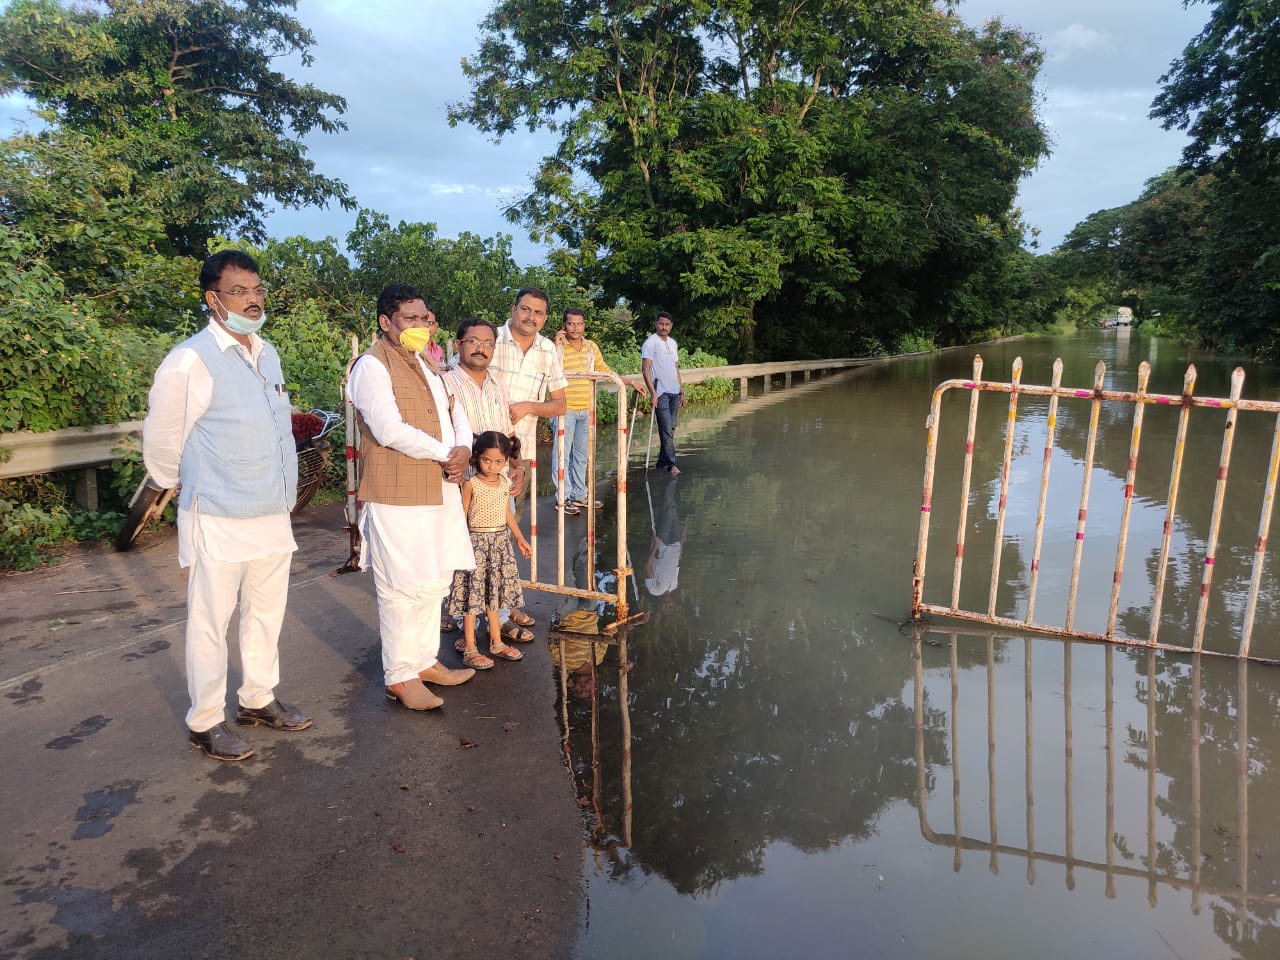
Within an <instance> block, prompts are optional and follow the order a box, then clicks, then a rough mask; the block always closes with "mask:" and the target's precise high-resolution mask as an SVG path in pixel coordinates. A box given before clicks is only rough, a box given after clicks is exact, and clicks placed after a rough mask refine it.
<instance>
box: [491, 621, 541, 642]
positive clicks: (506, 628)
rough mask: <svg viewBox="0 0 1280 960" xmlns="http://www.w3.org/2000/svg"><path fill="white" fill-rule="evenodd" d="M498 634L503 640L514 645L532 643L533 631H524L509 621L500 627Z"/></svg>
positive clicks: (518, 625)
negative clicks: (509, 641) (512, 642)
mask: <svg viewBox="0 0 1280 960" xmlns="http://www.w3.org/2000/svg"><path fill="white" fill-rule="evenodd" d="M499 633H501V635H502V639H503V640H511V641H514V642H515V643H533V631H532V630H526V629H525V628H524V627H522V626H520V624H518V623H512V622H511V621H510V620H508V621H507V622H506V623H504V624H503V625H502V630H500V631H499Z"/></svg>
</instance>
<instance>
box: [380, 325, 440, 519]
mask: <svg viewBox="0 0 1280 960" xmlns="http://www.w3.org/2000/svg"><path fill="white" fill-rule="evenodd" d="M365 356H367V357H372V358H373V359H375V360H377V361H378V362H379V363H381V364H382V365H383V366H384V367H386V368H387V372H388V373H390V374H391V389H392V391H393V392H394V393H395V398H396V405H397V406H398V407H399V408H400V417H401V419H403V420H404V422H405V423H407V424H409V426H411V427H417V428H418V429H419V430H421V431H423V432H424V433H427V434H430V435H431V436H432V437H434V438H435V439H437V440H440V439H441V432H440V411H439V410H437V409H436V403H435V396H434V395H433V394H432V393H431V388H430V387H429V386H427V381H426V378H425V377H424V376H423V375H422V370H421V368H420V367H419V366H418V362H417V360H416V359H415V358H414V355H413V354H412V353H410V352H409V351H408V350H406V349H404V348H403V347H398V346H396V345H395V344H394V343H392V342H391V341H390V340H388V339H387V338H386V337H379V338H378V339H377V340H376V341H374V344H373V346H371V347H370V348H369V349H368V350H366V351H365ZM422 360H423V363H425V364H426V365H427V367H428V369H430V370H432V371H433V372H434V371H435V369H436V367H435V364H433V363H432V362H431V361H430V360H428V359H427V358H426V357H423V358H422ZM366 362H367V361H366ZM449 403H450V406H452V404H453V398H452V397H451V398H450V399H449ZM449 414H450V411H449V410H446V411H445V416H449ZM356 420H357V422H358V424H359V427H360V461H361V469H360V489H359V491H358V494H357V495H358V496H359V498H360V499H361V500H363V501H364V502H366V503H389V504H394V505H396V506H423V505H439V504H441V503H444V497H443V490H442V488H441V483H442V482H443V477H444V471H443V468H442V465H441V464H440V462H439V461H436V460H417V459H415V458H413V457H408V456H405V455H404V454H403V453H401V452H400V451H398V450H393V449H391V448H390V447H384V446H382V444H380V443H378V441H377V440H375V439H374V436H373V432H372V431H371V430H370V429H369V427H368V425H366V424H365V422H364V417H362V416H360V412H359V411H358V410H357V411H356Z"/></svg>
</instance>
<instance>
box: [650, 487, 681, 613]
mask: <svg viewBox="0 0 1280 960" xmlns="http://www.w3.org/2000/svg"><path fill="white" fill-rule="evenodd" d="M679 486H680V482H679V481H678V480H676V479H675V477H671V478H669V479H668V480H666V481H665V483H664V484H663V486H662V490H661V493H660V496H659V500H658V509H657V513H656V515H655V517H654V521H653V539H652V541H651V542H650V544H649V559H648V562H647V563H646V564H645V581H644V587H645V589H646V590H648V591H649V593H650V594H652V595H653V596H655V597H661V596H665V595H667V594H669V593H671V592H672V591H673V590H675V588H676V586H677V584H678V583H679V581H680V554H681V552H682V551H683V550H684V527H683V526H682V525H681V523H680V507H679V505H678V504H677V502H676V493H677V491H678V489H679ZM650 504H651V505H652V500H651V501H650Z"/></svg>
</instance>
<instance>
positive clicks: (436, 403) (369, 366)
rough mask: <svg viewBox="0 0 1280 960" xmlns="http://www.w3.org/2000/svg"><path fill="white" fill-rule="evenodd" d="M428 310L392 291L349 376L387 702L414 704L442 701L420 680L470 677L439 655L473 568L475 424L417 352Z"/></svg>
mask: <svg viewBox="0 0 1280 960" xmlns="http://www.w3.org/2000/svg"><path fill="white" fill-rule="evenodd" d="M428 315H429V312H428V311H427V308H426V303H425V301H424V300H423V298H422V296H421V295H420V294H419V293H418V292H417V291H416V290H414V289H413V288H412V287H409V286H407V285H405V284H392V285H390V286H388V287H387V288H385V289H384V290H383V291H382V293H381V294H380V295H379V297H378V326H379V328H380V329H381V331H382V334H381V336H380V337H379V340H378V341H377V342H375V344H374V346H373V347H371V348H370V350H369V351H368V352H366V353H365V355H363V356H362V357H361V358H360V359H359V360H357V361H356V363H355V365H354V366H353V367H352V370H351V376H350V378H349V380H348V383H347V393H348V395H349V396H350V398H351V402H352V403H353V404H354V406H355V408H356V411H357V412H358V414H359V416H360V421H361V430H362V448H361V460H362V470H363V472H362V476H361V480H360V498H361V500H362V501H363V504H364V505H363V507H362V508H361V512H360V521H359V522H360V533H361V557H360V565H361V567H362V568H365V569H370V568H371V569H372V570H373V577H374V585H375V587H376V589H377V595H378V626H379V631H380V633H381V636H382V667H383V681H384V684H385V686H386V690H387V697H388V699H391V700H396V701H398V702H399V703H401V704H402V705H403V706H405V707H407V708H409V709H411V710H430V709H433V708H435V707H438V706H440V705H441V704H442V703H443V702H444V701H443V700H442V699H441V698H440V697H438V696H436V694H434V693H433V692H432V691H430V690H429V689H427V688H426V687H425V686H424V685H423V681H426V682H428V683H437V684H444V685H453V684H458V683H462V682H464V681H465V680H468V679H470V678H471V677H472V676H473V675H474V673H475V671H474V670H471V669H470V668H467V669H464V670H453V669H450V668H448V667H446V666H445V665H444V664H442V663H440V662H439V652H440V616H439V613H440V601H441V600H442V599H444V596H445V594H446V592H447V591H448V589H449V584H450V582H451V581H452V579H453V572H454V571H455V570H470V569H472V568H474V566H475V558H474V556H473V554H472V551H471V537H470V534H469V532H468V530H467V521H466V516H465V515H464V513H463V511H462V497H461V494H460V492H459V486H458V485H459V483H460V482H461V481H462V479H463V478H464V474H465V470H466V465H467V462H468V460H469V459H470V455H471V427H470V425H469V424H468V422H467V416H466V411H465V409H464V407H463V406H462V404H451V403H450V400H449V396H448V393H447V392H446V391H445V389H444V384H443V383H442V382H441V380H440V377H439V376H438V374H437V372H436V368H435V366H434V364H432V363H431V361H430V360H428V359H426V358H425V357H424V356H423V355H422V353H421V350H422V349H423V346H425V344H423V345H418V343H417V340H415V339H414V337H415V336H418V337H419V339H420V335H415V334H412V333H407V331H413V330H425V329H426V325H427V318H428ZM402 338H403V339H402ZM411 346H412V348H411ZM424 417H425V419H424ZM427 421H429V426H427ZM415 424H416V425H415ZM424 426H427V428H426V429H424ZM433 432H434V434H435V435H433ZM433 500H437V501H438V502H431V501H433Z"/></svg>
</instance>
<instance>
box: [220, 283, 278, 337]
mask: <svg viewBox="0 0 1280 960" xmlns="http://www.w3.org/2000/svg"><path fill="white" fill-rule="evenodd" d="M213 296H214V299H216V300H217V301H218V305H219V306H220V307H222V309H223V310H224V311H225V312H226V314H227V315H226V317H224V318H223V320H222V322H223V323H224V324H225V325H226V327H227V329H228V330H230V331H231V332H232V333H238V334H240V335H242V336H248V335H249V334H251V333H257V332H258V331H259V330H261V329H262V325H263V324H264V323H266V322H267V311H265V310H263V311H262V313H260V314H258V319H257V320H250V319H249V318H248V317H246V316H243V315H241V314H239V313H233V312H232V311H231V310H228V309H227V305H226V304H225V303H223V302H222V298H221V297H219V296H218V295H217V294H216V293H215V294H214V295H213Z"/></svg>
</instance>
